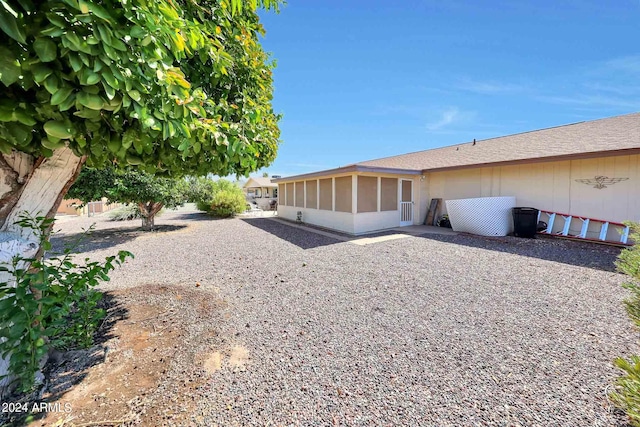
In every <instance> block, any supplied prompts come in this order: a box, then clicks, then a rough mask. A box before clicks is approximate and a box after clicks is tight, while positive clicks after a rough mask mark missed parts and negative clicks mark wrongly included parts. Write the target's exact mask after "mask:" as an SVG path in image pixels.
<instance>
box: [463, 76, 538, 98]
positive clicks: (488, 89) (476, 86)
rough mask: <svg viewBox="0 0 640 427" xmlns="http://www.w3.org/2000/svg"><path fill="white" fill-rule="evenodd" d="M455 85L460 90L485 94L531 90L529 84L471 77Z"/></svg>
mask: <svg viewBox="0 0 640 427" xmlns="http://www.w3.org/2000/svg"><path fill="white" fill-rule="evenodd" d="M455 87H456V89H458V90H463V91H467V92H474V93H479V94H483V95H495V94H507V93H521V92H528V91H529V90H530V89H529V88H528V87H527V86H524V85H520V84H515V83H505V82H492V81H477V80H470V79H464V80H461V81H459V82H458V83H457V84H455Z"/></svg>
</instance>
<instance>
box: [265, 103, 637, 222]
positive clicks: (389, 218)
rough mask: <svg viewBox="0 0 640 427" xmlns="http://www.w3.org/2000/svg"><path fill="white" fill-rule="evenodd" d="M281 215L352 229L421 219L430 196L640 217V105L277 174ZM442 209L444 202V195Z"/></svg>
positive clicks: (590, 214)
mask: <svg viewBox="0 0 640 427" xmlns="http://www.w3.org/2000/svg"><path fill="white" fill-rule="evenodd" d="M273 182H274V183H277V185H278V201H279V203H278V215H279V216H280V217H282V218H286V219H291V220H296V219H297V218H298V212H300V213H301V216H302V218H301V219H302V221H303V222H305V223H309V224H314V225H318V226H322V227H326V228H330V229H334V230H339V231H342V232H346V233H350V234H361V233H367V232H371V231H376V230H383V229H387V228H393V227H398V226H404V225H413V224H422V223H423V222H424V220H425V217H426V214H427V209H428V203H429V201H430V200H431V199H432V198H441V199H443V201H446V200H452V199H464V198H475V197H489V196H515V197H516V200H517V205H518V206H530V207H535V208H538V209H541V210H548V211H553V212H562V213H566V214H570V215H577V216H587V217H591V218H598V219H602V220H606V221H617V222H621V221H624V220H633V221H638V220H640V113H633V114H627V115H623V116H617V117H611V118H606V119H600V120H593V121H588V122H580V123H573V124H568V125H564V126H558V127H553V128H548V129H541V130H536V131H531V132H524V133H519V134H515V135H509V136H503V137H498V138H491V139H486V140H479V141H472V142H466V143H462V144H458V145H452V146H448V147H443V148H436V149H432V150H425V151H419V152H415V153H409V154H402V155H398V156H393V157H386V158H382V159H376V160H369V161H364V162H360V163H355V164H351V165H347V166H343V167H339V168H335V169H329V170H323V171H318V172H313V173H307V174H303V175H297V176H289V177H283V178H279V179H274V180H273ZM443 213H446V205H445V204H443Z"/></svg>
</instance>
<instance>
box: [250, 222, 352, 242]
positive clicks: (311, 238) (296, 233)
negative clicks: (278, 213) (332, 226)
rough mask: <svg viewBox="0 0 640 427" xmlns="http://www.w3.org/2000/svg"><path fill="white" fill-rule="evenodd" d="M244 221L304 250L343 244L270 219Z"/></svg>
mask: <svg viewBox="0 0 640 427" xmlns="http://www.w3.org/2000/svg"><path fill="white" fill-rule="evenodd" d="M242 221H244V222H246V223H247V224H249V225H252V226H254V227H256V228H259V229H261V230H263V231H266V232H267V233H270V234H273V235H274V236H276V237H278V238H280V239H282V240H286V241H287V242H289V243H291V244H294V245H296V246H298V247H300V248H302V249H313V248H317V247H320V246H329V245H335V244H336V243H342V241H341V240H337V239H333V238H331V237H327V236H323V235H320V234H316V233H313V232H310V231H306V230H302V229H299V228H296V227H290V226H288V225H286V224H282V223H279V222H276V221H272V220H270V219H268V218H242Z"/></svg>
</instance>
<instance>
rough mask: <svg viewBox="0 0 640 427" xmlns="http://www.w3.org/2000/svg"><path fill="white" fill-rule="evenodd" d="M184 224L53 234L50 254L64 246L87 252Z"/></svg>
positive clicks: (184, 226) (167, 230)
mask: <svg viewBox="0 0 640 427" xmlns="http://www.w3.org/2000/svg"><path fill="white" fill-rule="evenodd" d="M185 228H187V226H186V225H158V226H156V227H155V228H154V229H153V230H151V231H144V230H142V228H141V227H128V228H107V229H102V230H95V231H93V232H91V233H89V234H84V233H74V234H65V235H55V234H54V235H53V237H52V238H51V245H52V248H51V252H50V254H51V255H54V254H55V253H58V254H59V253H62V252H63V251H64V249H65V248H66V247H72V248H74V250H73V252H74V253H76V252H89V251H93V250H96V249H106V248H110V247H112V246H116V245H119V244H121V243H125V242H128V241H130V240H133V239H135V238H137V237H140V236H151V235H154V234H161V233H168V232H172V231H180V230H183V229H185Z"/></svg>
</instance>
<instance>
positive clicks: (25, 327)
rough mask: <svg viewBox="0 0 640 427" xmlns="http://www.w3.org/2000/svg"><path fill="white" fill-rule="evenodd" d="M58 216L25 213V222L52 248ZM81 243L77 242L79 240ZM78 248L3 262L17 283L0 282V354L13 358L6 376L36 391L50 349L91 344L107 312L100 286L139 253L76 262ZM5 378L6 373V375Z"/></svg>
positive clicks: (3, 268)
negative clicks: (51, 237) (74, 253)
mask: <svg viewBox="0 0 640 427" xmlns="http://www.w3.org/2000/svg"><path fill="white" fill-rule="evenodd" d="M52 223H53V220H52V219H46V218H44V217H37V218H33V217H30V216H28V215H23V216H22V217H21V219H20V221H19V226H20V227H22V228H26V229H31V230H34V231H35V232H36V233H37V235H38V236H39V237H40V245H41V248H43V249H44V250H48V249H50V248H51V244H50V243H49V241H48V230H49V229H50V227H51V225H52ZM77 243H79V241H77V242H76V244H77ZM73 249H74V248H73V247H68V248H66V249H65V250H64V253H63V254H62V256H60V257H53V258H49V259H45V254H44V253H43V254H42V256H39V257H37V258H22V257H20V256H16V257H14V258H13V260H12V263H11V265H1V266H0V271H3V272H6V273H10V274H11V275H12V276H13V277H14V278H15V282H14V281H9V282H0V324H2V325H7V327H3V328H2V329H0V337H2V338H3V340H1V341H0V355H1V356H2V357H4V358H8V360H9V373H8V374H7V375H5V376H6V377H10V378H15V381H16V382H18V383H19V389H20V390H21V391H30V390H31V389H32V388H33V386H34V381H35V376H36V373H37V372H38V371H39V370H40V368H41V362H42V360H43V357H44V356H45V355H46V354H47V352H48V351H49V348H50V347H52V346H53V347H58V348H74V347H78V348H87V347H90V346H91V345H92V344H93V337H94V334H95V332H96V331H97V329H98V327H99V326H100V321H101V320H102V318H103V317H104V315H105V313H104V311H103V310H101V309H98V308H97V305H98V302H99V301H100V299H101V298H102V294H101V293H100V292H98V291H96V290H95V289H94V288H95V286H96V285H98V284H99V283H100V282H101V281H108V280H109V276H108V273H109V272H110V271H111V270H113V269H114V268H115V267H116V266H117V265H121V264H122V263H123V262H124V261H125V260H126V259H127V258H128V257H133V255H132V254H131V253H129V252H126V251H120V252H119V253H118V255H117V256H110V257H107V258H106V259H105V262H104V263H99V262H95V261H91V262H90V261H89V260H88V258H87V259H85V262H84V264H80V265H78V264H75V263H74V262H73V257H72V251H73ZM3 378H4V377H3Z"/></svg>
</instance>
